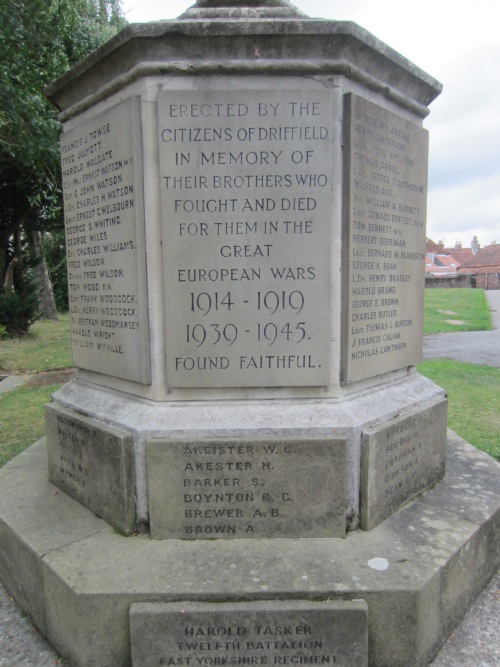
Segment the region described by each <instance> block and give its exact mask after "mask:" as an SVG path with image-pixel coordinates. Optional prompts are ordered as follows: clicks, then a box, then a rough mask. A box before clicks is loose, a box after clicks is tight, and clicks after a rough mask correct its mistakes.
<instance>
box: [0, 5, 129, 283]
mask: <svg viewBox="0 0 500 667" xmlns="http://www.w3.org/2000/svg"><path fill="white" fill-rule="evenodd" d="M125 25H126V20H125V18H124V16H123V12H122V9H121V0H1V1H0V279H1V283H2V284H3V277H4V275H5V272H6V270H7V267H8V265H9V263H10V261H11V260H12V258H13V257H17V258H18V259H19V260H20V264H19V266H20V269H21V270H20V271H19V273H22V267H23V263H22V261H21V260H22V257H23V255H24V254H25V253H26V251H27V247H29V246H30V245H31V243H32V240H31V239H32V237H31V232H32V230H51V229H54V228H62V226H63V213H62V199H61V189H62V188H61V167H60V157H59V134H60V124H59V122H58V121H57V110H56V109H55V108H54V107H53V106H52V105H51V104H50V103H49V102H48V100H47V99H46V98H45V96H44V94H43V91H44V89H45V87H46V86H47V85H48V84H49V83H50V82H51V81H53V80H54V79H56V78H57V77H59V76H61V75H62V74H64V72H65V71H66V70H68V69H69V67H71V66H72V65H74V64H75V63H76V62H77V61H79V60H80V59H81V58H83V57H84V56H85V55H87V54H88V53H89V52H90V51H92V50H94V49H95V48H97V47H98V46H100V45H101V44H102V43H103V42H105V41H107V40H108V39H109V38H110V37H111V36H112V35H113V34H115V33H116V32H117V31H118V30H119V29H121V28H122V27H124V26H125ZM59 275H60V274H59V273H58V274H57V276H59ZM15 287H16V289H17V284H16V285H15Z"/></svg>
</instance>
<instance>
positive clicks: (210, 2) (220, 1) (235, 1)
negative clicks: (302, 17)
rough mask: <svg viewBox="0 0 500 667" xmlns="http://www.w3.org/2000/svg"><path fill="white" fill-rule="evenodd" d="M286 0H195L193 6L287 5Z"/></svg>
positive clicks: (213, 7) (288, 4)
mask: <svg viewBox="0 0 500 667" xmlns="http://www.w3.org/2000/svg"><path fill="white" fill-rule="evenodd" d="M289 6H290V3H289V2H288V0H197V2H196V3H195V5H194V7H203V8H208V7H210V8H212V9H215V8H217V7H289Z"/></svg>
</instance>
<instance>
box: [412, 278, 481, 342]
mask: <svg viewBox="0 0 500 667" xmlns="http://www.w3.org/2000/svg"><path fill="white" fill-rule="evenodd" d="M492 328H493V327H492V322H491V313H490V309H489V306H488V301H487V299H486V295H485V293H484V290H480V289H457V288H455V289H453V288H450V289H441V288H436V289H426V290H425V311H424V333H425V334H429V333H441V332H448V331H489V330H490V329H492Z"/></svg>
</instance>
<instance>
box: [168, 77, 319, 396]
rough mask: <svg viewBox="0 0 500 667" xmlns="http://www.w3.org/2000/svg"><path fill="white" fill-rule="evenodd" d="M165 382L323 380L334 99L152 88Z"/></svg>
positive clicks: (300, 94)
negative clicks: (160, 91)
mask: <svg viewBox="0 0 500 667" xmlns="http://www.w3.org/2000/svg"><path fill="white" fill-rule="evenodd" d="M158 108H159V131H160V136H159V145H160V167H161V188H162V190H161V191H162V224H163V230H164V244H163V245H164V253H165V266H166V276H167V284H168V290H167V291H166V292H167V293H166V323H167V336H166V339H167V374H168V383H169V384H170V385H171V386H179V387H193V386H201V387H209V386H221V387H230V386H287V385H302V386H304V385H310V386H318V385H324V384H327V381H328V366H329V364H328V353H329V345H328V341H329V324H328V322H329V318H328V317H327V316H325V312H328V283H329V273H330V270H329V257H330V241H329V239H330V208H331V167H330V163H331V158H330V153H331V142H332V128H331V125H332V123H331V101H330V97H329V95H328V93H326V92H324V91H316V90H314V91H308V92H304V91H292V92H286V91H285V92H283V91H282V92H279V93H277V92H274V91H269V90H267V91H264V90H259V91H187V92H176V94H175V96H172V95H171V94H168V93H163V94H160V95H159V99H158Z"/></svg>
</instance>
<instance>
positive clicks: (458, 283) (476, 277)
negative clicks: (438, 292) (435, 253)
mask: <svg viewBox="0 0 500 667" xmlns="http://www.w3.org/2000/svg"><path fill="white" fill-rule="evenodd" d="M425 286H426V287H429V288H435V287H472V288H474V287H477V289H485V290H492V289H500V273H475V274H467V275H463V274H462V275H460V276H442V277H439V276H432V277H427V276H426V277H425Z"/></svg>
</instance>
